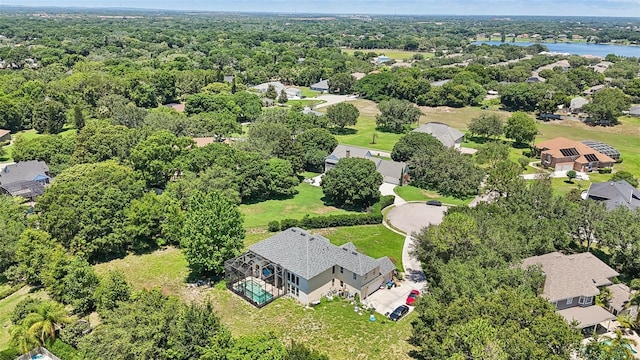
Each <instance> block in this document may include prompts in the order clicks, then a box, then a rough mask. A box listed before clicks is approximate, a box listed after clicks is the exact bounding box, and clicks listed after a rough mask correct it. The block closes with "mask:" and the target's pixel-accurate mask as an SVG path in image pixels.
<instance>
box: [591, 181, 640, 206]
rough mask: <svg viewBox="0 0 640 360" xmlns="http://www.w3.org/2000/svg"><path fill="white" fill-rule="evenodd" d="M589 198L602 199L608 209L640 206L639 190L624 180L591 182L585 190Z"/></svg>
mask: <svg viewBox="0 0 640 360" xmlns="http://www.w3.org/2000/svg"><path fill="white" fill-rule="evenodd" d="M587 197H588V198H589V199H593V200H598V201H604V203H605V205H606V206H607V209H608V210H613V209H615V208H616V207H618V206H626V207H628V208H629V209H631V210H634V209H637V208H639V207H640V191H639V190H638V189H636V188H634V187H633V186H631V185H629V183H628V182H626V181H624V180H619V181H607V182H601V183H592V184H591V186H589V190H587Z"/></svg>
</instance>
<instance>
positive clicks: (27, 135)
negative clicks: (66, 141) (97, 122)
mask: <svg viewBox="0 0 640 360" xmlns="http://www.w3.org/2000/svg"><path fill="white" fill-rule="evenodd" d="M76 133H77V131H76V129H75V128H73V127H71V126H70V125H65V127H64V130H63V131H62V132H61V133H60V135H62V136H72V135H75V134H76ZM18 136H21V137H23V138H24V139H33V138H37V137H38V136H41V134H38V133H37V132H36V131H35V130H33V129H31V130H23V131H20V132H17V133H15V134H12V135H11V138H12V139H13V141H15V140H16V138H17V137H18ZM3 149H4V150H5V154H4V156H0V163H3V162H9V161H13V145H8V146H5V147H4V148H3Z"/></svg>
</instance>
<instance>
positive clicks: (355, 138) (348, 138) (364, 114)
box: [336, 99, 404, 151]
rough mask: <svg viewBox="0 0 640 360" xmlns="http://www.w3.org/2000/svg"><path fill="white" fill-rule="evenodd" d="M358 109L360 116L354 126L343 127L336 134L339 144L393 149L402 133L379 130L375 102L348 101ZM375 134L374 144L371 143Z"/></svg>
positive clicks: (385, 149) (386, 149)
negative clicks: (341, 131) (339, 132)
mask: <svg viewBox="0 0 640 360" xmlns="http://www.w3.org/2000/svg"><path fill="white" fill-rule="evenodd" d="M350 103H351V104H353V105H355V106H356V107H357V108H358V110H359V111H360V117H359V118H358V122H357V123H356V125H355V126H352V127H348V128H346V129H345V131H344V133H343V134H337V135H336V138H337V139H338V142H339V143H341V144H348V145H355V146H360V147H365V148H370V149H378V150H383V151H391V150H393V145H395V144H396V142H398V139H400V138H401V137H402V136H404V134H394V133H390V132H383V131H380V130H379V129H378V128H377V127H376V115H377V114H379V111H378V107H377V106H376V103H375V102H373V101H370V100H362V99H360V100H355V101H350ZM374 134H375V140H376V141H375V144H372V141H373V137H374Z"/></svg>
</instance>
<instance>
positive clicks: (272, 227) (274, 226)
mask: <svg viewBox="0 0 640 360" xmlns="http://www.w3.org/2000/svg"><path fill="white" fill-rule="evenodd" d="M267 227H268V229H269V231H270V232H276V231H279V230H280V222H279V221H269V225H267Z"/></svg>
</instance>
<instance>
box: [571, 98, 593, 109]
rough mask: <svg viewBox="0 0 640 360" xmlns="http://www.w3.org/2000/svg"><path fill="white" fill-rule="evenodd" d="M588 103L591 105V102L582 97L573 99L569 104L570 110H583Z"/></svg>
mask: <svg viewBox="0 0 640 360" xmlns="http://www.w3.org/2000/svg"><path fill="white" fill-rule="evenodd" d="M588 103H589V100H587V99H585V98H583V97H582V96H578V97H575V98H573V99H571V102H570V103H569V108H570V109H582V107H583V106H585V105H587V104H588Z"/></svg>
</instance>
